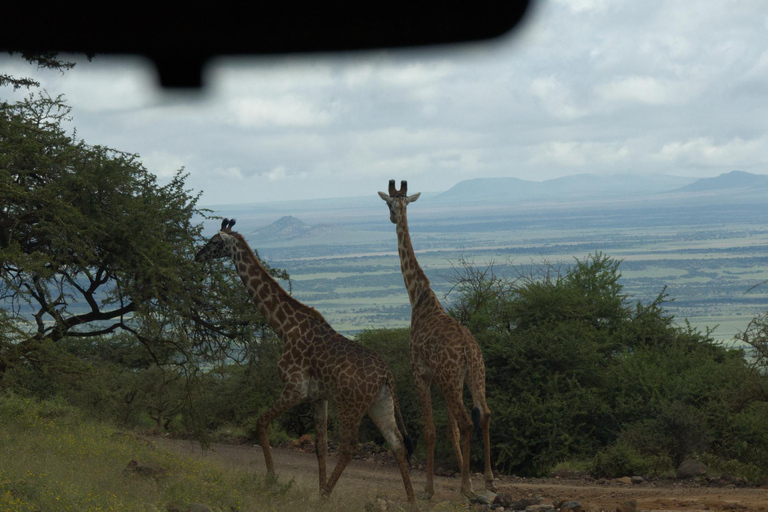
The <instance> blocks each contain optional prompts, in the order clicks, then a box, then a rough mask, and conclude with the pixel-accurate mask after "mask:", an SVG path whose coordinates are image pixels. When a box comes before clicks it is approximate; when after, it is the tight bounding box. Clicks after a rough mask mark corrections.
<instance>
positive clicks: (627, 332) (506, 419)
mask: <svg viewBox="0 0 768 512" xmlns="http://www.w3.org/2000/svg"><path fill="white" fill-rule="evenodd" d="M619 267H620V261H618V260H615V259H612V258H610V257H608V256H606V255H603V254H600V253H597V254H594V255H589V256H588V257H587V258H585V259H584V260H576V262H575V263H574V264H573V265H572V266H570V267H569V268H567V269H565V270H563V269H560V268H554V267H552V266H551V265H547V264H545V265H542V266H540V267H539V268H537V269H534V270H533V271H531V272H529V273H528V274H523V273H522V272H518V274H517V275H516V276H515V277H514V278H511V279H510V278H507V277H504V276H498V275H496V274H495V273H494V272H493V271H492V267H488V268H486V269H478V268H477V267H474V266H472V265H470V266H467V265H464V266H463V268H464V270H466V271H464V272H460V273H459V276H458V278H457V279H456V281H457V282H458V283H459V284H458V286H456V287H455V288H454V291H455V293H454V301H453V303H452V305H451V307H450V312H451V313H452V314H453V315H454V316H455V317H456V318H458V319H460V321H462V322H463V323H465V324H466V325H467V326H469V327H470V329H471V330H472V332H473V334H474V335H475V337H476V339H477V340H478V342H479V343H480V345H481V347H482V349H483V354H484V356H485V363H486V368H487V389H488V402H489V406H490V408H491V410H492V411H493V427H492V429H491V436H492V439H491V442H492V444H493V451H494V459H495V463H496V464H497V465H498V467H499V468H500V469H502V470H505V471H511V472H517V473H524V474H533V475H536V474H544V473H546V472H547V471H549V470H550V469H551V468H552V467H553V466H554V465H555V464H556V463H558V462H562V461H566V460H571V459H589V458H592V457H595V456H596V454H600V455H599V457H597V458H596V459H595V460H596V461H597V463H596V465H595V466H593V468H594V473H595V474H596V475H602V474H606V472H608V473H609V472H611V471H619V469H618V468H622V467H625V466H626V464H630V465H634V466H636V467H643V468H646V469H647V470H655V471H661V470H666V471H670V470H671V469H672V468H673V467H674V466H675V465H676V464H679V463H680V462H682V460H683V459H684V458H686V457H690V456H699V455H706V456H709V457H710V458H713V460H714V459H716V460H721V461H728V460H731V459H733V458H737V459H738V460H740V461H742V462H740V463H744V464H754V463H755V462H756V461H757V460H760V461H761V463H763V464H765V463H766V462H768V457H766V456H760V455H755V454H766V453H768V452H766V450H765V444H766V443H765V442H764V441H763V440H762V439H763V438H764V437H765V436H764V434H765V433H768V429H766V428H760V429H759V432H760V433H759V434H758V433H753V434H750V435H745V430H744V427H743V426H741V425H747V424H748V425H755V424H756V422H757V421H758V418H761V417H762V419H763V420H765V422H766V424H768V417H766V416H765V409H766V408H765V405H766V403H768V400H766V397H765V396H764V395H760V389H764V388H761V387H760V386H758V385H756V383H757V382H759V383H760V384H761V385H762V386H764V385H765V382H766V381H765V379H764V378H760V379H757V378H755V376H754V374H755V373H759V372H754V371H753V372H752V374H753V376H752V378H750V370H749V367H748V364H747V362H746V361H745V359H744V357H743V352H742V351H740V350H729V349H727V348H726V347H723V346H722V345H719V344H716V343H715V342H714V341H713V340H712V338H711V337H710V336H709V333H708V332H705V333H701V332H698V331H696V330H694V329H692V328H691V327H690V326H689V325H683V326H682V327H681V326H678V325H676V324H675V322H674V318H673V317H672V316H671V315H669V314H668V313H667V312H666V310H665V308H664V303H665V302H666V301H667V295H666V293H665V291H664V290H662V291H661V293H659V295H658V297H657V298H656V299H655V300H654V301H651V302H650V303H648V304H643V303H640V302H638V303H636V304H634V305H632V304H630V303H629V301H628V300H627V296H626V295H625V294H624V293H623V291H622V286H621V283H620V277H621V273H620V270H619ZM758 332H760V329H759V328H756V327H754V326H753V327H752V329H751V330H750V331H749V333H758ZM749 333H748V334H747V335H746V338H749V339H753V340H754V339H759V338H760V336H759V335H757V336H755V335H754V334H752V335H750V334H749ZM755 360H756V361H758V360H759V358H756V359H755ZM748 389H751V390H752V395H750V396H751V397H752V398H751V401H749V402H748V403H747V404H746V406H745V404H743V403H742V402H744V399H743V397H744V393H745V391H746V390H748ZM758 397H760V398H758ZM761 415H762V416H761ZM740 436H741V437H740ZM744 445H748V446H749V447H750V450H746V449H744V448H742V446H744ZM606 449H610V450H612V451H610V452H605V451H601V450H606ZM747 451H749V452H750V453H751V454H752V455H749V456H747V455H746V453H747ZM622 458H623V459H622ZM621 460H623V462H622V463H621V464H620V463H619V462H621ZM624 463H626V464H624ZM622 464H624V466H623V465H622ZM611 467H612V468H614V469H609V468H611ZM610 476H624V475H618V474H612V475H610Z"/></svg>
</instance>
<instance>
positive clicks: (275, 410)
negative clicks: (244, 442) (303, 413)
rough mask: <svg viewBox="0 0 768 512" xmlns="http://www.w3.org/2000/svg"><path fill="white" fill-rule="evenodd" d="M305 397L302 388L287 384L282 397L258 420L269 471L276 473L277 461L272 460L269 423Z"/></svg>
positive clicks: (257, 428) (258, 432) (258, 431)
mask: <svg viewBox="0 0 768 512" xmlns="http://www.w3.org/2000/svg"><path fill="white" fill-rule="evenodd" d="M303 399H304V396H303V394H302V393H301V390H300V389H299V388H297V387H294V386H286V387H285V388H284V389H283V392H282V393H281V394H280V398H278V399H277V401H276V402H275V403H274V404H272V407H270V408H269V409H267V410H266V411H264V414H262V415H261V416H260V417H259V419H258V420H257V421H256V432H257V434H258V438H259V444H260V445H261V450H262V451H263V452H264V462H265V464H266V466H267V473H269V474H272V475H274V474H275V463H274V461H273V460H272V448H270V446H269V433H268V428H269V424H270V423H272V420H274V419H275V418H277V417H278V416H280V415H281V414H283V413H284V412H285V411H287V410H288V409H290V408H291V407H293V406H294V405H296V404H298V403H299V402H301V401H302V400H303Z"/></svg>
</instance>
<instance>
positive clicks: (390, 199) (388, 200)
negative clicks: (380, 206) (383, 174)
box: [379, 192, 392, 204]
mask: <svg viewBox="0 0 768 512" xmlns="http://www.w3.org/2000/svg"><path fill="white" fill-rule="evenodd" d="M379 197H380V198H382V199H383V200H385V201H386V202H387V204H389V203H391V202H392V198H391V197H389V196H388V195H387V194H385V193H384V192H379Z"/></svg>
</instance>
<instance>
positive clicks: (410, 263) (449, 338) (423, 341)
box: [379, 180, 496, 496]
mask: <svg viewBox="0 0 768 512" xmlns="http://www.w3.org/2000/svg"><path fill="white" fill-rule="evenodd" d="M407 192H408V184H407V182H406V181H402V182H401V183H400V190H397V189H396V188H395V180H390V181H389V194H385V193H384V192H379V196H381V198H382V199H383V200H384V201H386V203H387V205H388V206H389V220H391V221H392V223H393V224H396V225H397V228H396V231H397V249H398V253H399V254H400V269H401V270H402V273H403V280H404V281H405V287H406V289H407V290H408V298H409V299H410V301H411V340H410V353H411V356H410V357H411V370H412V371H413V379H414V383H415V388H416V394H417V395H418V397H419V402H420V403H421V410H422V414H423V416H424V440H425V441H426V443H427V469H426V471H427V484H426V487H425V491H426V493H427V494H428V495H429V496H432V495H433V494H434V492H435V488H434V482H433V475H434V472H435V423H434V420H433V419H432V396H431V392H430V387H431V385H432V382H433V381H434V382H435V383H436V384H437V387H438V389H439V390H440V392H441V393H442V394H443V396H444V397H445V402H446V405H447V406H448V437H449V438H450V441H451V445H452V446H453V451H454V453H455V454H456V458H457V459H458V462H459V468H460V469H461V492H462V494H464V495H466V496H471V495H472V482H471V481H470V479H469V442H470V438H471V436H472V423H473V421H474V423H475V425H476V426H477V425H478V424H479V428H480V429H482V434H483V446H484V457H485V488H486V489H488V490H496V486H495V484H494V481H493V470H492V469H491V443H490V423H491V410H490V409H488V405H487V404H486V402H485V364H484V363H483V354H482V352H481V351H480V346H479V345H478V344H477V341H475V338H474V337H473V336H472V334H471V333H470V332H469V329H467V328H466V327H464V326H463V325H461V324H460V323H459V322H457V321H456V320H455V319H453V318H451V317H450V316H448V315H447V314H446V313H445V311H444V310H443V307H442V306H441V305H440V301H438V300H437V296H435V293H434V292H433V291H432V288H431V287H430V286H429V279H427V276H426V275H425V274H424V271H423V270H422V269H421V267H420V266H419V262H418V261H416V255H415V254H414V252H413V246H412V245H411V235H410V233H409V232H408V219H407V217H406V207H407V206H408V203H412V202H414V201H416V200H417V199H418V198H419V196H420V195H421V194H420V193H418V194H414V195H412V196H408V195H407ZM465 380H466V382H467V385H468V386H469V390H470V392H471V393H472V403H473V408H472V419H470V416H469V414H468V413H467V410H466V408H465V407H464V401H463V399H462V397H463V394H464V382H465Z"/></svg>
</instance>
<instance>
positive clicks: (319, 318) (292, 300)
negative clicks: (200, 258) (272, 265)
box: [229, 231, 327, 323]
mask: <svg viewBox="0 0 768 512" xmlns="http://www.w3.org/2000/svg"><path fill="white" fill-rule="evenodd" d="M229 234H230V235H231V236H233V237H235V238H237V239H238V240H239V241H240V242H242V244H243V246H245V247H246V248H247V249H248V253H249V254H250V255H251V256H252V257H253V259H254V261H255V262H256V264H257V265H258V266H259V267H261V269H262V270H263V271H264V274H265V275H266V276H267V277H268V278H269V279H271V280H272V282H273V283H274V284H275V286H278V287H280V288H281V289H282V290H283V291H285V295H286V297H287V300H288V302H290V303H292V304H293V305H295V306H299V307H301V308H304V309H306V310H307V311H308V312H309V314H310V315H311V316H313V317H314V318H315V319H316V320H317V321H319V322H322V323H327V322H326V320H325V317H323V315H322V314H321V313H320V312H319V311H318V310H316V309H315V308H313V307H312V306H307V305H306V304H304V303H303V302H301V301H300V300H298V299H297V298H295V297H294V296H293V295H291V294H290V293H288V292H287V291H286V290H285V288H283V287H282V286H280V283H278V282H277V280H276V279H275V278H274V277H272V275H271V274H270V273H269V272H267V270H266V269H265V268H264V266H263V265H262V264H261V260H260V259H259V258H258V257H257V256H256V254H255V253H254V252H253V249H251V246H250V245H248V242H246V241H245V237H244V236H243V235H241V234H240V233H238V232H237V231H232V232H230V233H229Z"/></svg>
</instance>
